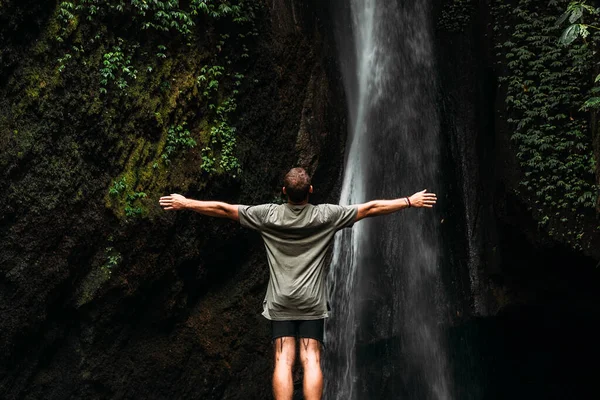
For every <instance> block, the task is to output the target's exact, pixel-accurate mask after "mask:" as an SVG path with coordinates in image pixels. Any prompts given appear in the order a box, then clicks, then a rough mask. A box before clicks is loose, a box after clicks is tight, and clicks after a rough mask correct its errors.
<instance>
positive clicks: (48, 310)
mask: <svg viewBox="0 0 600 400" xmlns="http://www.w3.org/2000/svg"><path fill="white" fill-rule="evenodd" d="M53 12H54V10H53V9H52V7H48V8H44V7H41V6H31V7H28V4H24V3H22V2H14V1H4V2H1V1H0V20H1V21H9V22H10V23H9V24H7V25H5V24H2V27H1V28H0V35H1V37H2V39H3V40H2V44H1V46H2V56H1V59H0V62H1V65H0V71H2V76H1V78H0V99H1V100H0V109H1V110H2V113H1V114H0V122H6V121H8V122H11V123H12V122H14V121H17V120H18V118H17V117H15V113H16V112H20V113H22V115H23V116H24V117H23V118H25V117H27V118H28V120H29V121H30V122H29V125H28V129H27V131H24V130H22V129H21V130H19V129H17V128H16V127H14V126H12V125H11V126H8V124H2V123H0V125H1V126H0V149H2V152H3V153H4V155H3V156H2V157H1V159H0V165H2V172H0V187H1V188H2V189H3V190H2V194H0V203H1V204H2V205H1V206H0V222H1V227H0V237H1V238H2V240H1V241H0V397H2V398H5V399H16V398H28V399H35V398H47V399H65V398H92V399H94V398H98V399H100V398H132V399H133V398H148V399H167V398H168V399H173V398H202V399H213V398H214V399H217V398H219V399H220V398H230V399H238V398H239V399H248V398H257V399H263V398H269V396H270V393H271V386H270V385H271V383H270V375H271V364H272V361H271V359H272V354H271V347H270V341H269V325H268V323H267V321H266V320H265V319H264V318H263V317H261V316H260V310H261V308H262V299H263V296H264V290H265V289H266V283H267V279H268V271H267V266H266V260H265V257H264V250H263V246H262V243H261V242H260V238H259V237H258V235H257V234H255V233H254V232H249V231H246V230H244V229H241V228H240V227H239V226H238V225H237V224H235V223H233V222H229V221H223V220H213V219H210V218H206V217H202V216H200V215H197V214H192V213H190V212H181V213H161V212H160V211H159V210H156V209H155V210H151V215H150V216H149V217H148V218H140V219H137V220H134V221H123V220H122V219H119V218H118V217H116V216H115V214H114V213H113V212H112V211H111V210H109V209H108V208H107V205H106V202H105V197H106V193H107V190H108V188H109V186H110V185H111V184H112V182H113V180H114V177H115V176H118V175H119V174H120V173H121V172H122V171H123V170H124V169H125V168H130V167H129V166H127V165H126V162H125V161H123V160H127V159H130V158H131V155H130V154H131V153H132V152H134V151H135V148H136V147H135V146H133V147H132V146H131V145H128V140H138V139H139V138H138V137H137V136H128V135H129V133H130V132H133V131H135V130H136V129H139V130H143V131H146V129H147V132H152V130H151V128H152V125H151V124H148V125H141V126H138V127H137V128H136V129H131V130H129V129H130V128H128V126H129V125H127V124H133V123H134V122H131V121H138V122H135V123H139V121H143V120H144V118H145V117H144V116H141V115H137V114H136V112H137V111H136V110H138V109H139V108H138V107H141V106H139V105H133V104H129V103H128V102H127V101H125V103H123V104H122V105H121V107H120V108H119V110H120V111H119V112H118V113H117V114H116V116H114V118H113V119H111V123H112V124H115V125H114V132H115V133H119V134H122V136H121V137H119V135H117V134H115V135H114V136H111V137H106V136H102V134H101V132H102V126H103V124H106V123H107V122H106V120H105V119H103V118H101V117H98V116H96V114H94V112H95V111H94V110H92V108H93V106H92V105H90V103H86V102H85V101H84V100H83V98H82V97H81V96H82V95H81V93H84V94H85V93H87V92H86V87H85V84H86V78H85V77H82V78H81V80H80V81H79V82H82V84H83V85H84V86H83V87H77V88H70V87H59V86H57V87H55V88H52V90H51V91H50V92H49V93H43V94H41V95H40V97H39V98H43V101H42V100H39V102H38V103H35V102H33V103H31V104H29V103H27V104H26V102H23V101H22V99H23V94H22V93H23V92H22V90H26V89H28V88H30V86H31V85H37V86H39V85H40V82H46V81H47V79H50V78H48V77H45V76H32V75H26V74H24V73H22V71H29V70H33V69H34V68H35V67H37V66H38V65H42V64H44V63H48V62H51V61H52V60H53V59H51V57H50V56H48V55H45V53H44V52H43V51H42V50H43V49H41V48H40V43H42V44H43V43H45V42H44V41H45V40H47V38H45V36H44V32H45V29H46V27H47V26H48V24H50V23H52V18H53ZM257 25H258V28H259V32H260V34H259V36H258V37H257V39H256V44H255V49H254V53H253V55H252V60H251V63H250V65H249V66H248V69H247V72H246V74H247V76H248V77H249V79H248V82H251V83H249V84H248V86H247V87H245V88H244V89H242V94H241V95H240V97H239V99H238V106H237V110H238V111H237V116H236V118H235V122H234V125H235V127H236V128H237V132H238V157H239V159H240V161H241V163H242V166H243V175H242V178H238V179H230V178H219V177H216V178H210V179H207V180H204V181H203V183H202V185H200V184H188V185H186V186H185V187H186V188H188V189H187V190H188V191H187V192H185V193H184V194H187V195H189V196H191V197H195V198H210V199H218V200H225V201H229V202H231V203H237V204H254V203H262V202H270V201H272V200H273V199H275V198H278V197H279V190H280V187H281V179H282V177H283V175H284V174H285V172H286V171H287V170H288V169H289V168H291V167H293V166H297V165H301V166H305V167H306V168H307V169H309V170H310V171H311V172H312V173H313V185H314V186H315V189H316V190H315V192H316V193H315V196H314V201H315V202H325V201H332V202H335V201H336V199H337V196H336V194H337V192H336V191H337V185H338V181H339V176H340V169H341V164H342V161H343V148H344V146H343V143H344V140H345V136H346V126H345V120H344V113H345V106H344V104H345V103H344V95H343V92H342V89H341V82H340V81H339V74H338V72H337V65H336V60H335V57H334V55H335V54H336V53H335V51H334V50H333V46H334V44H333V40H332V33H331V32H328V29H327V26H326V25H327V10H326V9H325V7H324V4H322V3H320V2H315V3H307V2H301V1H276V2H271V1H265V2H264V7H262V8H261V12H260V15H259V16H258V18H257ZM16 35H18V36H19V37H16ZM23 38H26V39H27V40H26V42H27V43H23V40H24V39H23ZM36 43H37V45H36ZM174 58H175V59H174V60H173V63H174V64H177V63H178V62H180V61H181V65H183V64H184V61H185V60H177V57H176V56H174ZM26 67H27V68H29V69H27V68H26ZM27 79H29V80H27ZM90 79H91V78H90ZM88 81H89V79H88ZM32 82H33V83H32ZM88 83H89V82H88ZM44 84H46V83H44ZM47 84H48V85H50V84H51V82H49V81H48V82H47ZM20 89H22V90H21V91H20ZM38 89H39V88H38ZM46 90H48V89H46ZM20 102H21V103H20ZM19 104H23V107H20V106H18V105H19ZM15 131H18V132H15ZM19 134H26V135H29V136H27V137H26V138H24V139H23V141H21V142H19V143H20V145H21V144H22V145H23V146H24V147H23V148H24V150H23V152H22V153H19V152H18V151H17V150H15V151H14V152H12V151H9V150H10V146H12V143H14V142H13V141H14V140H15V139H14V136H15V135H19ZM30 138H31V141H28V140H29V139H30ZM147 139H148V140H150V139H152V138H149V137H147ZM128 157H129V158H128ZM195 162H198V160H197V159H194V158H193V157H191V158H188V159H186V160H185V162H180V163H177V166H178V167H177V168H178V169H179V170H180V172H179V174H180V175H185V174H186V168H188V164H189V165H190V167H189V168H191V163H195ZM190 171H193V169H190ZM188 172H189V171H188ZM173 174H174V175H172V178H173V179H172V180H167V181H165V182H163V183H162V185H163V186H161V187H160V191H163V192H164V193H171V192H173V191H179V190H181V187H178V186H177V182H178V181H177V179H178V178H177V173H175V172H174V173H173ZM186 179H187V178H186ZM198 179H201V178H198ZM155 189H156V188H155ZM156 201H157V199H156V198H155V199H153V203H154V204H153V206H154V207H156V208H157V206H156Z"/></svg>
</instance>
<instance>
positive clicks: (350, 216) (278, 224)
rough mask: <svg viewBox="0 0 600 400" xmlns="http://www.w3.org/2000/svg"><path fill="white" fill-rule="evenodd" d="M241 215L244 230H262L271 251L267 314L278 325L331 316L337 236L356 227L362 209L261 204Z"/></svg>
mask: <svg viewBox="0 0 600 400" xmlns="http://www.w3.org/2000/svg"><path fill="white" fill-rule="evenodd" d="M238 211H239V216H240V223H241V224H242V226H244V227H247V228H251V229H255V230H257V231H259V232H260V234H261V236H262V238H263V241H264V243H265V248H266V249H267V259H268V262H269V271H270V279H269V285H268V287H267V294H266V296H265V300H264V302H263V315H264V316H265V317H266V318H268V319H270V320H275V321H284V320H309V319H320V318H325V317H327V316H328V314H327V289H326V286H325V257H326V254H327V249H328V248H329V246H330V245H331V243H332V240H333V236H334V234H335V232H337V231H338V230H340V229H342V228H347V227H350V226H352V224H353V223H354V221H355V220H356V213H357V207H356V206H338V205H333V204H321V205H318V206H314V205H312V204H304V205H292V204H279V205H278V204H262V205H258V206H239V208H238Z"/></svg>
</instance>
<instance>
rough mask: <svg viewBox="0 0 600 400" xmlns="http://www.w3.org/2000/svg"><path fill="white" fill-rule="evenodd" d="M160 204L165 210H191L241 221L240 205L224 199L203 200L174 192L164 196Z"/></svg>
mask: <svg viewBox="0 0 600 400" xmlns="http://www.w3.org/2000/svg"><path fill="white" fill-rule="evenodd" d="M159 204H160V205H161V207H163V209H165V210H191V211H195V212H197V213H200V214H204V215H208V216H210V217H219V218H229V219H232V220H234V221H239V220H240V217H239V213H238V206H237V205H234V204H228V203H224V202H222V201H201V200H192V199H188V198H186V197H184V196H182V195H180V194H177V193H173V194H171V195H170V196H163V197H161V198H160V200H159Z"/></svg>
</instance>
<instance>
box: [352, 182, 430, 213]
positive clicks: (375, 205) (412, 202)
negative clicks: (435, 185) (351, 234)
mask: <svg viewBox="0 0 600 400" xmlns="http://www.w3.org/2000/svg"><path fill="white" fill-rule="evenodd" d="M436 201H437V197H436V195H435V193H427V189H425V190H422V191H420V192H417V193H415V194H413V195H412V196H410V197H401V198H398V199H394V200H373V201H369V202H368V203H363V204H358V205H357V206H358V213H357V214H356V220H357V221H360V220H361V219H363V218H367V217H376V216H378V215H384V214H390V213H393V212H396V211H399V210H402V209H403V208H408V207H426V208H431V207H433V205H434V204H435V203H436Z"/></svg>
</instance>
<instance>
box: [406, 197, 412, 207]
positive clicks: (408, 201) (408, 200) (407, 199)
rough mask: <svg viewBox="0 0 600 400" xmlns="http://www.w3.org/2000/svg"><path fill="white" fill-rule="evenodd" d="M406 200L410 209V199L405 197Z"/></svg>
mask: <svg viewBox="0 0 600 400" xmlns="http://www.w3.org/2000/svg"><path fill="white" fill-rule="evenodd" d="M405 199H406V204H408V208H410V207H412V204H410V199H409V198H408V197H405Z"/></svg>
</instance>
